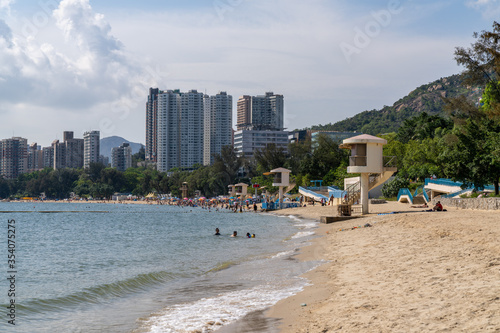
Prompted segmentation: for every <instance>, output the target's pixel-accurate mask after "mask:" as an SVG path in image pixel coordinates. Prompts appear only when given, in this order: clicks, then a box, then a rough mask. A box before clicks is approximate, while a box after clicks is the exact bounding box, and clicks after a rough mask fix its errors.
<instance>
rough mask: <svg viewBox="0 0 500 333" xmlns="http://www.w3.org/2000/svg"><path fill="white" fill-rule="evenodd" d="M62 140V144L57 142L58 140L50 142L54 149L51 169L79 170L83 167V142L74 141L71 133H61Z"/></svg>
mask: <svg viewBox="0 0 500 333" xmlns="http://www.w3.org/2000/svg"><path fill="white" fill-rule="evenodd" d="M63 139H64V141H63V142H59V140H54V141H53V142H52V148H53V149H54V160H53V168H54V169H63V168H74V169H78V168H81V167H82V166H83V154H84V151H83V150H84V140H83V139H75V138H74V136H73V132H70V131H66V132H64V133H63Z"/></svg>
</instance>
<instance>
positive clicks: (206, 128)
mask: <svg viewBox="0 0 500 333" xmlns="http://www.w3.org/2000/svg"><path fill="white" fill-rule="evenodd" d="M156 103H157V109H156V112H157V122H158V123H157V126H156V128H157V137H156V144H157V146H156V147H157V155H156V156H157V164H156V168H157V170H159V171H168V170H170V169H172V168H179V167H180V168H190V167H192V166H193V165H195V164H210V163H211V162H212V161H213V158H212V157H211V156H212V155H213V154H216V153H220V150H221V149H222V147H223V146H225V145H230V144H231V135H232V130H231V125H232V124H231V123H232V97H231V96H230V95H227V93H225V92H221V93H219V94H217V95H216V96H207V95H204V94H203V93H201V92H198V91H196V90H190V91H188V92H186V93H183V92H180V91H179V90H166V91H160V92H159V93H158V96H157V102H156Z"/></svg>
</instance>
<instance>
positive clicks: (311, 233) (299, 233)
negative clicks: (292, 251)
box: [292, 231, 314, 239]
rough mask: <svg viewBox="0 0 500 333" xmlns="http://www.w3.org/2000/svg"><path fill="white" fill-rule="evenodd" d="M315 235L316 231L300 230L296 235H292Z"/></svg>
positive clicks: (294, 236) (295, 237)
mask: <svg viewBox="0 0 500 333" xmlns="http://www.w3.org/2000/svg"><path fill="white" fill-rule="evenodd" d="M312 235H314V231H299V232H298V233H296V234H295V235H293V236H292V239H297V238H302V237H307V236H312Z"/></svg>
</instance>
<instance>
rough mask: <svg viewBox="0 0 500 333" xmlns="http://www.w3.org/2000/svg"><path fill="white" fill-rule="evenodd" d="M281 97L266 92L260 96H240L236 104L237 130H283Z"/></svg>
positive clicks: (282, 103)
mask: <svg viewBox="0 0 500 333" xmlns="http://www.w3.org/2000/svg"><path fill="white" fill-rule="evenodd" d="M283 117H284V99H283V95H275V94H274V93H272V92H267V93H266V94H265V95H261V96H246V95H245V96H242V97H240V98H239V99H238V104H237V124H236V126H237V129H238V130H243V129H246V130H251V129H254V130H272V131H282V130H283V129H284V126H283V124H284V118H283Z"/></svg>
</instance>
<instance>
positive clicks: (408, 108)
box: [310, 75, 482, 135]
mask: <svg viewBox="0 0 500 333" xmlns="http://www.w3.org/2000/svg"><path fill="white" fill-rule="evenodd" d="M461 83H462V80H461V78H460V75H453V76H449V77H445V78H441V79H439V80H436V81H434V82H431V83H429V84H424V85H422V86H420V87H418V88H417V89H415V90H413V91H412V92H411V93H409V94H408V96H405V97H403V98H401V99H400V100H398V101H397V102H396V103H394V105H392V106H385V107H384V108H382V109H381V110H371V111H364V112H361V113H358V114H357V115H355V116H353V117H351V118H347V119H345V120H342V121H339V122H336V123H334V124H332V123H330V124H326V125H316V126H312V127H311V128H310V129H312V130H323V131H349V132H353V131H357V132H361V133H366V134H372V135H377V134H381V133H390V132H396V131H397V130H398V128H399V127H401V125H402V124H403V122H404V121H405V120H406V119H409V118H412V117H414V116H417V115H419V114H421V113H422V112H426V113H427V114H429V115H444V111H443V106H444V104H445V101H444V98H453V97H457V96H460V95H465V96H467V97H468V98H470V99H472V100H476V101H478V100H479V98H480V97H481V94H482V91H481V89H479V88H476V87H469V89H467V88H466V87H463V86H461Z"/></svg>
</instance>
